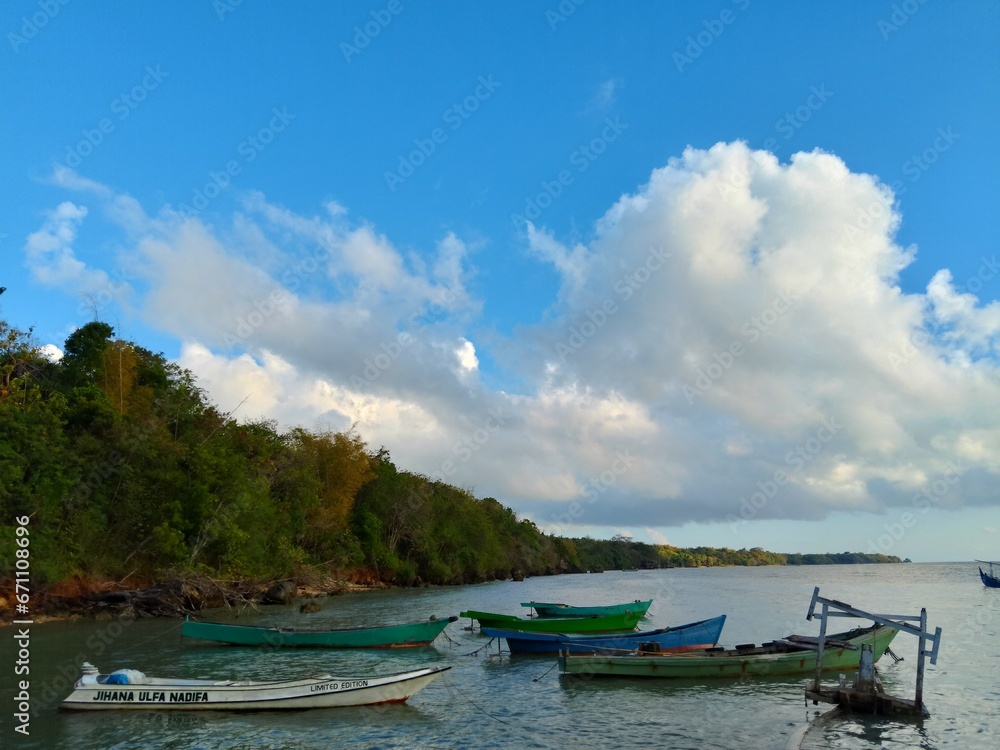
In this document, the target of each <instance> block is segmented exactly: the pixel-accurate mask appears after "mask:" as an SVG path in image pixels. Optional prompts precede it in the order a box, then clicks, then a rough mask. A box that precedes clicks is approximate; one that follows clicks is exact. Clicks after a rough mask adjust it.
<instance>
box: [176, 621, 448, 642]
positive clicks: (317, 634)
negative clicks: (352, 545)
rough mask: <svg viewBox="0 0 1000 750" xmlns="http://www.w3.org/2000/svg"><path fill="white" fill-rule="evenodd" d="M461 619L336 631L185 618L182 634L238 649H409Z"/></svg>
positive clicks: (430, 639)
mask: <svg viewBox="0 0 1000 750" xmlns="http://www.w3.org/2000/svg"><path fill="white" fill-rule="evenodd" d="M457 619H458V618H457V617H455V616H454V615H452V616H451V617H444V618H437V617H431V618H430V619H429V620H421V621H420V622H411V623H407V624H405V625H386V626H381V627H373V628H339V629H336V630H299V629H297V628H279V627H267V626H255V625H229V624H226V623H221V622H203V621H200V620H190V619H185V620H184V623H183V624H182V625H181V635H182V636H184V637H186V638H200V639H201V640H203V641H214V642H216V643H228V644H231V645H234V646H281V647H285V646H314V647H317V648H409V647H413V646H427V645H429V644H430V642H431V641H433V640H434V639H435V638H437V637H438V636H439V635H440V634H441V631H443V630H444V629H445V628H446V627H447V626H448V623H450V622H455V620H457Z"/></svg>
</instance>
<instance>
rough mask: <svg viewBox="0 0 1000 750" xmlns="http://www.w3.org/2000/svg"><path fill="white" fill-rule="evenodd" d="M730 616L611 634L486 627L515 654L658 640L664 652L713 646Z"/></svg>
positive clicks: (618, 647) (610, 648)
mask: <svg viewBox="0 0 1000 750" xmlns="http://www.w3.org/2000/svg"><path fill="white" fill-rule="evenodd" d="M725 623H726V616H725V615H720V616H719V617H713V618H711V619H709V620H701V621H699V622H692V623H688V624H686V625H678V626H676V627H673V628H661V629H659V630H646V631H643V632H637V633H618V634H610V635H566V634H563V633H526V632H522V631H518V630H502V629H499V628H483V634H484V635H488V636H489V637H491V638H503V639H505V640H506V641H507V648H508V649H510V652H511V653H512V654H557V653H559V652H560V651H568V652H569V653H571V654H593V653H609V654H614V653H616V652H617V653H624V652H631V651H635V650H636V648H638V647H639V646H640V644H646V643H655V644H656V645H657V646H658V647H659V649H660V651H673V652H677V651H691V650H699V649H706V648H711V647H712V646H714V645H715V644H716V643H718V642H719V636H720V635H721V634H722V627H723V625H725Z"/></svg>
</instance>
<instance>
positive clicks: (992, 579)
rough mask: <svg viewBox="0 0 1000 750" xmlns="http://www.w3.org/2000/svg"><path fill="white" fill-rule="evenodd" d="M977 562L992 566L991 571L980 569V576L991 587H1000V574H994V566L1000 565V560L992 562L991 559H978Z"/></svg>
mask: <svg viewBox="0 0 1000 750" xmlns="http://www.w3.org/2000/svg"><path fill="white" fill-rule="evenodd" d="M976 562H979V563H983V565H989V566H990V572H989V573H987V572H986V571H984V570H983V569H982V568H980V569H979V578H980V579H981V580H982V582H983V585H984V586H986V587H987V588H991V589H1000V576H997V575H994V574H993V566H994V565H1000V562H992V561H990V560H976Z"/></svg>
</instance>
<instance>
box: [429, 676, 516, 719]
mask: <svg viewBox="0 0 1000 750" xmlns="http://www.w3.org/2000/svg"><path fill="white" fill-rule="evenodd" d="M441 682H442V683H444V685H445V687H446V688H447V689H448V693H449V694H451V696H452V697H453V698H454V697H455V696H456V695H458V696H460V697H461V698H462V700H464V701H465V702H466V703H468V704H469V705H470V706H472V707H473V708H474V709H476V710H477V711H481V712H483V713H484V714H486V715H487V716H489V717H490V718H491V719H493V721H499V722H500V723H501V724H506V725H507V726H509V727H510V726H516V725H515V724H511V723H510V722H509V721H504V720H503V719H501V718H500V717H499V716H494V715H493V714H491V713H490V712H489V711H487V710H486V709H485V708H483V707H482V706H480V705H479V704H478V703H476V702H475V701H473V700H471V699H469V698H468V697H467V696H466V695H464V694H463V693H459V692H457V691H456V690H454V687H455V686H454V685H452V684H451V681H450V680H448V679H447V678H445V677H442V678H441Z"/></svg>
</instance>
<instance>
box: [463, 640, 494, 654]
mask: <svg viewBox="0 0 1000 750" xmlns="http://www.w3.org/2000/svg"><path fill="white" fill-rule="evenodd" d="M495 640H496V638H490V641H489V643H486V644H484V645H482V646H480V647H479V648H477V649H476V650H475V651H470V652H469V653H467V654H462V656H479V652H480V651H482V650H483V649H484V648H488V647H489V646H490V644H492V643H493V641H495Z"/></svg>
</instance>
